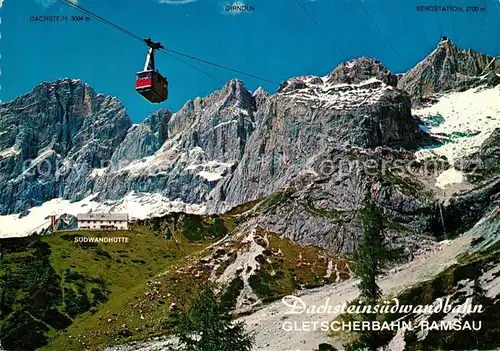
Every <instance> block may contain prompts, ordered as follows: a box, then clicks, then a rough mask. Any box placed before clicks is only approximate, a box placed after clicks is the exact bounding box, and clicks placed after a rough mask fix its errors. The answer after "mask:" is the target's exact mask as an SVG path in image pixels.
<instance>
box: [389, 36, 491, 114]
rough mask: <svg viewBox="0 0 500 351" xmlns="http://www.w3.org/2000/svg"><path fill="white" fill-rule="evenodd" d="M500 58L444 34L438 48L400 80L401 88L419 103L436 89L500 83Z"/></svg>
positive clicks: (467, 87) (457, 88)
mask: <svg viewBox="0 0 500 351" xmlns="http://www.w3.org/2000/svg"><path fill="white" fill-rule="evenodd" d="M499 71H500V60H499V58H498V57H492V56H488V55H484V54H480V53H477V52H475V51H473V50H461V49H459V48H457V46H456V45H455V44H453V43H452V42H451V40H449V39H446V38H443V39H442V40H441V42H440V43H439V44H438V46H437V48H436V49H435V50H434V51H433V52H432V53H431V54H430V55H429V56H427V57H426V58H425V59H424V60H423V61H422V62H420V63H419V64H417V65H416V66H415V67H414V68H412V69H411V70H409V71H408V72H407V73H406V74H404V76H403V77H401V78H400V79H399V81H398V84H397V85H398V88H400V89H402V90H405V91H407V92H408V93H409V94H410V96H411V97H412V101H413V102H414V103H415V104H417V105H418V104H420V103H422V102H425V101H427V100H429V99H431V98H432V97H433V96H434V95H435V94H436V93H440V92H447V91H450V90H458V91H462V90H466V89H469V88H471V87H474V86H477V85H483V84H487V85H491V86H494V85H497V84H498V83H500V76H499V75H498V73H499Z"/></svg>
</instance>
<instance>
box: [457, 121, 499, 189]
mask: <svg viewBox="0 0 500 351" xmlns="http://www.w3.org/2000/svg"><path fill="white" fill-rule="evenodd" d="M457 167H458V168H459V169H461V170H462V171H464V172H465V173H466V174H467V177H468V178H469V179H470V180H471V181H484V180H487V179H490V178H493V177H498V176H499V175H500V128H496V129H495V130H494V131H493V133H492V134H491V135H490V136H489V137H488V138H487V139H486V140H485V141H484V142H483V143H482V144H481V147H480V148H479V150H478V151H477V152H474V153H473V154H471V155H469V156H467V157H465V158H464V159H462V160H460V161H459V162H458V163H457Z"/></svg>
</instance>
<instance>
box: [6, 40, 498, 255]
mask: <svg viewBox="0 0 500 351" xmlns="http://www.w3.org/2000/svg"><path fill="white" fill-rule="evenodd" d="M488 60H489V58H488V57H486V56H484V55H479V54H476V53H470V52H463V51H459V50H458V49H456V48H455V47H454V46H453V45H452V44H451V43H449V42H443V43H441V44H440V46H439V47H438V48H437V49H436V50H435V51H434V52H433V53H432V54H431V55H430V56H429V58H427V59H426V60H424V61H423V62H422V63H420V64H419V65H417V67H415V68H414V69H413V70H411V71H410V72H408V73H407V74H405V75H404V76H400V77H398V76H396V75H394V74H392V73H391V72H389V71H388V70H387V69H386V68H385V67H384V66H383V65H382V64H381V63H380V62H378V61H377V60H373V59H368V58H360V59H357V60H352V61H349V62H347V63H345V64H341V65H339V66H338V67H337V68H335V70H334V71H333V72H331V73H330V74H329V75H327V76H326V77H316V76H303V77H296V78H292V79H289V80H287V81H286V82H284V83H283V84H281V86H280V87H279V89H278V91H277V92H276V94H274V95H270V94H268V93H267V92H265V91H264V90H263V89H261V88H259V89H257V90H256V91H255V92H253V93H251V92H249V91H248V90H247V89H246V87H245V86H244V84H243V83H242V82H241V81H239V80H231V81H229V82H228V83H227V84H226V85H225V86H224V87H222V88H221V89H220V90H218V91H215V92H214V93H212V94H211V95H209V96H207V97H205V98H196V99H193V100H191V101H189V102H187V103H186V104H185V105H184V106H183V107H182V108H181V109H180V110H179V111H178V112H176V113H174V114H171V113H170V112H169V111H166V110H160V111H158V112H156V113H154V114H153V115H151V116H150V117H148V118H147V119H146V120H145V121H144V122H142V123H140V124H138V125H133V126H132V124H131V122H130V119H129V118H128V116H127V115H126V113H125V111H124V109H123V107H122V105H121V104H120V103H119V102H118V101H117V100H116V99H114V98H111V97H105V96H103V95H100V94H96V93H95V92H94V91H93V90H92V88H90V87H88V86H86V85H84V84H82V83H81V82H80V81H74V80H68V79H65V80H60V81H57V82H55V83H52V84H46V83H44V84H41V85H40V86H38V87H36V88H35V89H34V90H33V91H32V92H31V93H30V94H27V95H25V96H23V97H20V98H18V99H16V100H14V101H12V102H9V103H6V104H2V105H0V126H1V128H2V129H1V130H0V180H1V184H2V185H1V187H0V214H7V213H16V212H23V211H26V210H27V209H29V208H30V207H33V206H36V205H39V204H41V203H42V202H44V201H47V200H49V199H52V198H55V197H63V198H66V199H71V200H79V199H82V198H83V197H85V196H88V195H91V194H97V193H98V194H99V197H98V200H102V201H104V200H106V199H111V200H115V199H121V198H123V197H124V196H125V195H126V194H128V193H130V192H131V191H135V192H139V193H156V194H161V195H163V196H165V197H166V198H168V199H170V200H180V201H183V202H185V203H189V204H198V205H206V209H207V212H209V213H222V212H225V211H227V210H229V209H231V208H233V207H234V206H237V205H240V204H243V203H246V202H248V201H252V200H257V199H261V198H266V197H267V198H268V199H267V200H265V202H266V206H264V207H265V210H264V211H262V212H261V213H260V214H259V215H258V217H257V218H256V219H255V222H256V223H257V224H258V225H259V226H261V227H262V228H264V229H266V230H269V231H272V232H278V233H281V234H283V235H285V236H287V237H289V238H291V239H293V240H295V241H298V242H302V243H306V244H312V245H319V246H322V247H324V248H327V249H329V250H330V251H332V252H335V253H340V254H341V253H347V252H353V251H354V249H355V245H356V242H357V241H358V238H359V237H360V236H361V235H362V232H363V230H362V228H363V223H361V221H360V219H359V216H358V215H357V214H358V212H359V210H360V209H361V208H362V207H363V206H364V205H365V204H366V202H367V201H373V202H375V203H376V204H377V205H378V207H379V208H380V209H381V211H382V212H383V214H384V217H385V218H386V220H387V221H388V226H389V227H390V226H392V227H391V228H389V232H391V233H403V234H402V235H406V236H414V234H415V233H428V234H429V233H432V234H435V235H441V234H444V232H445V231H446V228H448V230H453V231H455V230H458V229H459V228H458V227H461V226H463V225H469V224H470V223H472V222H474V221H475V220H476V219H477V218H480V216H481V214H482V212H484V209H485V208H486V206H487V202H488V201H489V199H491V197H492V196H494V192H495V191H497V190H498V189H497V188H498V187H497V186H493V185H491V186H490V188H488V189H490V190H484V191H483V192H481V191H477V192H470V193H469V194H462V195H461V197H460V198H459V199H458V197H457V198H456V201H455V202H453V201H451V202H448V203H444V204H443V203H441V202H437V201H436V200H435V199H434V197H433V194H432V193H431V192H430V191H428V190H426V189H427V188H426V184H425V182H423V181H421V179H420V177H419V175H418V174H415V173H412V174H407V173H404V172H403V173H401V174H398V173H397V172H396V170H395V169H394V168H395V167H396V165H395V163H396V161H401V162H403V163H405V162H410V161H415V157H414V155H413V151H412V150H413V149H414V148H415V147H417V146H419V145H421V143H422V142H423V140H426V134H425V133H424V132H422V131H421V130H420V129H419V128H418V126H417V124H416V122H415V121H414V119H413V118H412V115H411V98H410V95H409V94H408V93H407V92H406V91H404V90H401V88H404V89H408V91H409V92H410V94H412V97H413V98H415V97H418V98H419V99H420V98H424V97H426V96H427V95H426V94H420V93H421V92H422V91H426V92H427V91H429V92H430V91H432V92H433V93H434V92H437V91H445V90H446V89H460V87H462V86H464V87H465V86H470V85H469V83H470V82H473V84H476V83H477V84H479V83H478V82H481V84H485V85H487V84H488V81H486V80H484V79H485V78H477V77H476V76H477V75H478V74H479V73H477V72H478V71H479V70H481V72H480V73H482V71H485V72H489V70H490V69H492V68H491V67H493V69H495V68H494V67H496V63H493V62H492V63H488ZM488 65H489V66H488ZM429 70H430V71H429ZM436 70H437V71H438V73H436ZM424 71H425V72H431V73H432V74H428V73H423V72H424ZM466 73H467V74H466ZM495 76H496V75H495ZM463 77H467V79H465V78H464V79H462V78H463ZM470 77H474V78H473V79H472V80H470V79H469V78H470ZM461 79H462V80H461ZM429 82H430V83H429ZM460 82H468V83H467V84H466V85H461V84H462V83H460ZM431 83H432V84H431ZM425 84H430V85H429V87H430V86H432V87H433V88H432V89H430V88H429V89H430V90H426V89H427V88H425V89H424V90H422V89H421V87H424V85H425ZM471 84H472V83H471ZM419 87H420V88H419ZM425 87H427V85H425ZM497 139H498V133H496V134H495V135H493V136H492V137H491V140H489V141H487V142H486V143H485V144H484V145H483V148H481V150H480V151H479V155H480V156H481V157H482V158H483V159H484V160H485V163H486V164H487V165H488V170H491V169H493V170H497V169H498V168H495V167H497V165H498V140H497ZM424 142H425V141H424ZM464 162H467V160H465V161H464ZM44 167H45V168H44ZM47 167H48V168H49V169H50V170H49V171H47V170H46V168H47ZM495 172H496V171H495ZM490 173H491V172H490ZM284 189H288V190H287V191H285V190H284ZM484 189H486V188H484ZM441 212H443V215H441ZM462 214H463V216H464V218H466V220H464V221H462V222H459V221H456V223H461V224H459V225H458V227H453V226H451V227H452V228H451V227H450V223H453V220H452V219H453V218H455V217H457V216H461V215H462ZM448 221H450V223H448Z"/></svg>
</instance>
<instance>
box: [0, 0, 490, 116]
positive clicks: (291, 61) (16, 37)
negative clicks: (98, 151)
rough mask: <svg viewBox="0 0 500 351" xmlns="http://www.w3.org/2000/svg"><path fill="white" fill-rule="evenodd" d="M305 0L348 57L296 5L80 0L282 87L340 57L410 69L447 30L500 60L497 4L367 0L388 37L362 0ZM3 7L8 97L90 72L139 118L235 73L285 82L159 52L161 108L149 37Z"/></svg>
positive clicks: (284, 0) (174, 45) (23, 4)
mask: <svg viewBox="0 0 500 351" xmlns="http://www.w3.org/2000/svg"><path fill="white" fill-rule="evenodd" d="M74 1H76V0H74ZM298 1H299V2H300V3H301V4H302V6H304V7H305V8H306V9H307V11H309V12H310V13H311V14H312V16H313V17H314V18H315V19H316V20H317V22H318V23H320V25H321V26H322V27H323V28H324V30H325V31H326V32H327V33H328V35H329V36H330V37H331V38H332V39H333V40H334V41H335V42H336V43H337V44H338V45H339V46H340V48H341V49H342V52H343V53H345V54H346V56H344V55H343V54H342V53H340V52H339V51H338V50H337V49H336V48H335V46H334V45H332V43H331V42H330V41H329V39H328V38H327V37H326V36H325V35H324V34H323V33H322V32H321V31H320V30H319V29H318V28H317V27H316V26H315V24H314V23H313V22H312V21H311V19H310V18H308V17H307V16H306V14H305V13H304V12H303V11H302V10H301V9H300V7H299V6H297V4H296V3H295V0H246V4H247V5H252V6H254V7H255V11H254V12H251V13H238V14H228V13H226V12H224V11H223V9H224V6H225V5H227V4H230V3H229V2H224V1H219V0H187V1H186V0H184V1H182V0H78V3H79V5H81V6H83V7H85V8H87V9H89V10H91V11H93V12H94V13H96V14H98V15H100V16H102V17H104V18H106V19H108V20H110V21H111V22H114V23H116V24H118V25H120V26H123V27H124V28H126V29H127V30H129V31H131V32H133V33H136V34H137V35H139V36H141V37H151V38H153V40H156V41H161V42H162V44H163V45H164V46H165V47H167V48H171V49H173V50H176V51H180V52H183V53H186V54H189V55H193V56H197V57H200V58H203V59H205V60H209V61H214V62H217V63H219V64H222V65H226V66H230V67H233V68H236V69H239V70H242V71H245V72H248V73H253V74H255V75H259V76H262V77H265V78H268V79H270V80H272V81H275V82H277V83H279V82H281V81H283V80H285V79H287V78H289V77H292V76H297V75H304V74H314V75H325V74H327V73H328V72H330V71H331V70H332V69H333V68H334V67H335V66H336V65H338V64H339V63H340V62H342V61H344V60H346V59H350V58H355V57H359V56H369V57H375V58H378V59H380V60H381V61H382V62H383V63H384V64H385V65H386V66H387V67H388V68H389V69H390V70H391V71H393V72H395V73H398V72H404V71H406V70H408V69H409V68H411V67H412V66H413V65H415V64H416V63H417V62H419V61H420V60H421V59H423V58H424V57H425V56H426V55H427V54H428V53H429V52H430V51H431V50H432V49H433V48H434V47H435V46H436V44H437V42H438V41H439V37H440V27H441V28H442V30H443V32H444V33H443V34H445V35H448V36H449V37H450V38H451V39H452V40H453V41H454V42H455V43H456V44H457V45H458V46H459V47H462V48H471V49H475V50H478V51H480V52H484V53H487V54H490V55H499V50H500V48H499V47H500V36H499V35H500V33H499V32H500V30H499V23H500V3H499V1H498V0H431V1H424V0H361V1H362V3H363V5H364V6H365V8H366V9H367V10H368V12H369V13H370V15H371V17H372V18H373V19H374V20H375V22H376V23H377V25H378V26H379V27H380V29H381V30H382V32H383V33H384V36H385V39H384V37H383V36H381V35H380V33H379V32H378V30H377V29H376V27H375V26H374V24H373V23H372V22H371V21H370V19H369V18H368V17H367V16H366V14H365V13H364V12H363V10H362V8H361V7H360V6H359V3H358V2H357V0H315V1H311V0H298ZM0 4H1V5H0V6H1V8H0V15H1V17H2V22H1V24H0V30H1V33H2V37H1V39H0V53H1V55H2V57H1V61H0V67H1V69H2V76H1V77H0V84H1V85H2V90H1V91H0V97H1V98H2V100H3V101H8V100H11V99H13V98H14V97H16V96H19V95H21V94H24V93H26V92H29V91H30V90H31V89H32V88H33V87H34V86H35V85H37V84H39V83H40V82H44V81H53V80H56V79H58V78H63V77H71V78H79V79H82V80H83V81H85V82H86V83H88V84H90V85H92V86H93V87H94V89H95V90H96V91H98V92H101V93H104V94H108V95H113V96H116V97H118V98H119V99H120V100H121V101H122V102H123V103H124V105H125V107H126V109H127V111H128V113H129V115H130V117H131V118H132V120H133V121H134V122H139V121H141V120H143V119H144V118H145V117H147V116H148V115H149V114H151V113H152V112H154V111H156V110H158V109H159V108H168V109H170V110H172V111H176V110H177V109H179V108H180V107H181V106H182V105H183V104H184V103H185V102H186V101H187V100H189V99H191V98H194V97H196V96H205V95H208V94H209V93H211V92H212V91H214V90H216V89H218V88H220V87H221V85H222V83H221V82H220V81H227V80H229V79H231V78H235V77H237V78H240V79H242V80H243V81H244V82H245V83H246V85H247V87H248V88H249V89H250V90H254V89H256V88H257V87H258V86H260V85H262V86H263V87H264V88H265V89H266V90H268V91H270V92H274V91H275V89H276V88H277V84H272V83H266V82H261V81H259V80H256V79H253V78H248V77H245V76H241V75H238V74H235V73H232V72H227V71H224V70H221V69H219V68H215V67H210V66H207V65H205V64H202V63H198V62H193V61H189V60H188V59H185V58H182V60H184V61H187V62H189V63H190V64H193V65H196V66H197V67H199V68H201V69H203V70H204V71H206V72H208V73H210V74H211V75H213V76H215V77H216V78H217V80H213V79H211V78H208V77H206V76H205V75H202V74H200V73H199V72H198V71H196V70H194V69H192V68H191V67H189V66H186V65H184V64H182V63H181V62H178V61H177V60H174V59H172V58H171V57H169V56H167V55H165V54H162V53H160V54H158V56H157V67H158V68H159V70H160V72H162V74H164V75H165V76H167V77H168V80H169V89H170V97H169V100H168V101H167V102H165V103H162V104H159V105H157V104H150V103H148V102H147V101H146V100H144V99H143V98H142V97H141V96H140V95H138V94H137V93H136V92H135V91H134V79H135V73H136V72H137V71H139V70H142V67H143V65H144V60H145V54H146V51H147V50H146V46H145V45H144V44H143V43H141V42H140V41H138V40H134V39H132V38H131V37H129V36H127V35H125V34H123V33H121V32H118V31H116V30H114V29H112V28H110V27H108V26H106V25H104V24H102V23H100V22H98V21H96V20H94V19H92V20H91V21H90V22H83V23H79V22H59V23H57V22H53V23H40V22H31V21H30V16H47V15H66V16H71V15H78V14H80V13H79V12H78V11H76V10H74V9H70V8H69V7H67V6H64V5H61V4H59V3H57V2H56V1H55V0H3V1H2V0H0ZM428 4H430V5H433V4H439V5H452V4H454V5H461V6H464V7H465V6H467V5H473V6H486V11H485V12H480V13H466V12H463V13H439V14H436V13H433V12H417V11H415V6H416V5H428ZM483 4H484V5H483ZM389 43H390V44H389ZM391 46H392V47H393V48H394V50H393V49H392V48H391ZM394 51H396V52H397V54H396V53H395V52H394Z"/></svg>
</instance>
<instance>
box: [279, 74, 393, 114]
mask: <svg viewBox="0 0 500 351" xmlns="http://www.w3.org/2000/svg"><path fill="white" fill-rule="evenodd" d="M324 79H325V78H320V77H314V76H304V77H298V78H293V79H291V80H290V81H289V82H290V84H297V86H298V88H297V89H295V90H292V91H284V92H282V93H281V94H284V95H288V96H291V97H293V98H294V99H295V100H296V101H298V102H301V103H307V104H311V103H312V104H313V106H314V103H317V104H318V105H319V106H317V107H321V108H331V109H334V110H342V111H345V110H352V109H358V108H360V107H366V106H369V105H372V104H374V103H376V102H378V101H379V100H380V99H381V98H382V97H383V96H384V93H385V91H386V90H393V89H394V87H392V86H390V85H387V84H385V83H383V82H382V81H380V80H378V79H376V78H370V79H367V80H365V81H362V82H360V83H356V84H347V83H340V84H331V83H327V82H325V80H324Z"/></svg>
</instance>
